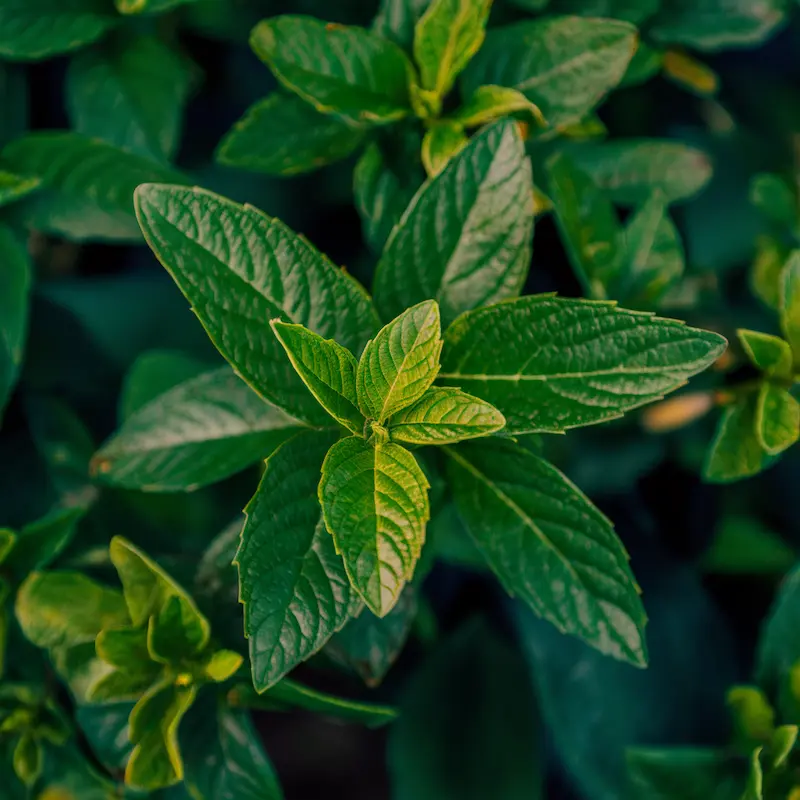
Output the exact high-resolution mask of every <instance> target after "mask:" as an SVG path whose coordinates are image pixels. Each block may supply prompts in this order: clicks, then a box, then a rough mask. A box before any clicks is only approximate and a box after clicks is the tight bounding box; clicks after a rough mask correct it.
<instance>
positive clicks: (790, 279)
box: [779, 250, 800, 354]
mask: <svg viewBox="0 0 800 800" xmlns="http://www.w3.org/2000/svg"><path fill="white" fill-rule="evenodd" d="M779 291H780V315H781V328H782V330H783V335H784V336H785V337H786V339H787V341H788V342H789V344H790V345H791V346H792V352H794V353H795V354H800V250H793V251H792V252H791V253H790V254H789V258H788V259H787V260H786V264H785V265H784V267H783V271H782V272H781V276H780V289H779Z"/></svg>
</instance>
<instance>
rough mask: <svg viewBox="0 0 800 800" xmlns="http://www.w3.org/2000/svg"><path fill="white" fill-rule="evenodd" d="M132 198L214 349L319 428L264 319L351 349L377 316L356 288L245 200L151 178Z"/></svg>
mask: <svg viewBox="0 0 800 800" xmlns="http://www.w3.org/2000/svg"><path fill="white" fill-rule="evenodd" d="M135 202H136V213H137V216H138V218H139V223H140V225H141V226H142V230H143V232H144V235H145V238H146V239H147V242H148V244H149V245H150V247H151V249H152V250H153V252H154V253H155V254H156V256H157V257H158V259H159V261H161V263H162V264H163V265H164V266H165V267H166V269H167V271H168V272H169V273H170V275H172V277H173V279H174V280H175V282H176V283H177V284H178V287H179V288H180V289H181V291H182V292H183V293H184V295H186V297H187V299H188V300H189V302H190V303H191V304H192V306H193V307H194V309H195V311H196V313H197V314H198V316H199V318H200V321H201V322H202V323H203V326H204V327H205V329H206V332H207V333H208V335H209V336H210V338H211V340H212V342H214V344H215V345H216V347H217V348H218V349H219V350H220V352H221V353H222V354H223V356H225V358H226V359H227V360H228V361H230V362H231V363H232V364H233V366H234V368H235V369H236V370H237V371H238V372H239V374H241V376H242V377H243V378H244V379H245V380H246V381H247V382H248V383H249V384H250V385H251V386H252V387H253V388H255V389H256V391H258V392H259V394H261V395H262V396H263V397H264V398H265V399H266V400H268V401H270V402H272V403H274V404H275V405H277V406H278V407H279V408H282V409H284V410H285V411H287V412H288V413H290V414H291V415H292V416H295V417H297V418H298V419H301V420H303V421H305V422H309V423H311V424H317V425H327V424H328V423H329V417H328V415H327V414H326V413H325V411H324V410H323V409H322V408H320V406H319V404H318V403H317V401H316V400H315V399H314V397H313V396H312V395H311V393H310V392H309V391H308V389H307V388H306V386H305V384H304V383H303V381H302V380H301V378H300V376H299V375H297V373H296V372H295V371H294V369H293V368H292V365H291V364H290V363H289V360H288V359H287V358H286V353H285V352H284V350H283V347H281V345H280V343H279V342H278V340H277V339H276V338H275V335H274V334H273V332H272V330H271V329H270V327H269V321H270V320H271V319H274V318H275V317H281V318H282V319H285V320H286V321H288V322H296V323H299V324H301V325H305V326H306V327H307V328H309V329H311V330H313V331H314V332H315V333H318V334H320V336H324V337H325V338H332V339H335V340H336V341H337V342H338V343H339V344H341V345H342V346H343V347H346V348H347V349H348V350H350V351H351V352H354V353H358V352H359V351H360V350H361V348H362V347H363V345H364V343H365V342H366V340H367V338H368V337H369V336H370V334H371V333H372V331H374V329H375V327H376V322H377V320H376V318H375V311H374V309H373V307H372V303H371V302H370V299H369V297H368V296H367V294H366V292H365V291H364V290H363V289H362V288H361V286H360V285H359V284H358V283H357V282H356V281H355V280H354V279H353V278H351V277H350V276H348V275H347V274H346V273H345V272H344V271H343V270H341V269H339V268H337V267H335V266H334V265H333V264H332V263H331V262H330V261H329V260H328V259H327V258H325V256H323V255H321V254H320V253H319V252H318V251H317V250H316V249H315V248H314V247H312V246H311V244H309V243H308V241H307V240H306V239H304V238H303V237H301V236H298V235H297V234H295V233H294V232H293V231H291V230H290V229H289V228H288V227H286V226H285V225H284V224H283V223H282V222H280V221H279V220H277V219H274V218H272V217H268V216H267V215H266V214H264V213H262V212H261V211H258V210H257V209H255V208H252V207H251V206H240V205H238V204H237V203H234V202H232V201H230V200H226V199H224V198H222V197H219V196H218V195H215V194H212V193H211V192H207V191H204V190H202V189H184V188H181V187H176V186H156V185H148V186H140V187H139V189H138V190H137V192H136V197H135ZM201 221H202V222H201Z"/></svg>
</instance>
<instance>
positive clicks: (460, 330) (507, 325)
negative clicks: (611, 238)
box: [439, 295, 726, 435]
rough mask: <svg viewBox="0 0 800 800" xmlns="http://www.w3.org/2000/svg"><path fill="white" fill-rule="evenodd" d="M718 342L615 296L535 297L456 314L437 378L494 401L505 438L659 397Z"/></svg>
mask: <svg viewBox="0 0 800 800" xmlns="http://www.w3.org/2000/svg"><path fill="white" fill-rule="evenodd" d="M578 330H580V342H576V340H575V332H576V331H578ZM512 343H513V344H512ZM725 345H726V342H725V340H724V339H723V338H722V337H721V336H719V335H718V334H716V333H711V332H709V331H702V330H698V329H696V328H689V327H687V326H685V325H684V324H683V323H681V322H678V321H676V320H670V319H662V318H660V317H654V316H652V315H650V314H647V313H643V312H639V311H626V310H625V309H621V308H617V307H616V306H615V305H614V304H613V303H605V302H594V301H591V300H572V299H566V298H560V297H553V296H551V295H533V296H529V297H522V298H520V299H519V300H514V301H510V302H507V303H500V304H498V305H496V306H492V307H490V308H484V309H478V310H476V311H470V312H468V313H467V314H463V315H462V316H461V317H459V318H458V319H457V320H456V321H455V322H454V323H453V324H452V325H451V326H450V328H448V330H447V331H446V334H445V348H444V358H443V365H442V371H441V373H440V375H439V379H440V380H441V381H442V382H443V383H446V384H448V385H453V386H459V387H461V388H462V389H463V390H464V391H466V392H469V393H470V394H474V395H475V396H476V397H480V398H482V399H483V400H485V401H486V402H488V403H491V404H492V405H493V406H495V407H497V409H498V410H499V411H500V412H501V413H502V414H503V415H504V416H505V418H506V428H505V431H506V432H507V433H509V434H511V435H513V434H518V433H560V432H563V431H565V430H567V429H568V428H574V427H578V426H582V425H592V424H594V423H597V422H602V421H604V420H608V419H613V418H615V417H619V416H620V415H622V414H623V413H625V412H626V411H630V410H631V409H633V408H638V407H639V406H642V405H645V404H646V403H650V402H652V401H653V400H657V399H659V398H661V397H663V395H665V394H668V393H669V392H671V391H674V390H675V389H677V388H679V387H680V386H682V385H683V384H684V383H685V382H686V380H687V379H688V378H690V377H691V376H692V375H695V374H697V373H698V372H700V371H702V370H703V369H705V368H706V367H707V366H709V365H710V364H711V363H713V361H714V360H715V359H717V358H718V357H719V356H720V355H721V354H722V352H723V351H724V350H725Z"/></svg>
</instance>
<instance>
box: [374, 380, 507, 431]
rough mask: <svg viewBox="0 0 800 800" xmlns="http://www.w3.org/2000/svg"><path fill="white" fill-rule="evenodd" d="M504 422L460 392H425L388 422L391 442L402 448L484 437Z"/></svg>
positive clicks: (435, 389) (492, 410)
mask: <svg viewBox="0 0 800 800" xmlns="http://www.w3.org/2000/svg"><path fill="white" fill-rule="evenodd" d="M504 425H505V419H504V417H503V415H502V414H501V413H500V412H499V411H498V410H497V409H496V408H495V407H494V406H491V405H489V403H485V402H484V401H483V400H480V399H478V398H477V397H472V396H471V395H468V394H466V393H465V392H462V391H461V390H460V389H440V388H438V387H433V388H431V389H428V391H427V392H425V394H424V395H422V397H420V399H419V400H417V402H416V403H414V405H412V406H409V407H408V408H405V409H403V410H402V411H401V412H399V413H398V414H395V415H394V416H393V417H392V418H391V419H390V420H389V426H388V427H389V436H390V437H391V439H392V441H395V442H404V443H406V444H421V445H424V444H435V445H442V444H453V443H454V442H460V441H461V440H462V439H474V438H476V437H478V436H488V435H489V434H490V433H495V432H496V431H499V430H501V429H502V428H503V426H504Z"/></svg>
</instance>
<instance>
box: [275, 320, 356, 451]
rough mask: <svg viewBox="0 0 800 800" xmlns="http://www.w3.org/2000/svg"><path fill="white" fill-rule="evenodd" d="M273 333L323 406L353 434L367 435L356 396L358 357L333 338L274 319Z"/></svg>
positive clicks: (304, 381)
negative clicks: (325, 337)
mask: <svg viewBox="0 0 800 800" xmlns="http://www.w3.org/2000/svg"><path fill="white" fill-rule="evenodd" d="M270 324H271V326H272V330H273V331H274V332H275V335H276V336H277V337H278V341H279V342H280V343H281V345H283V349H284V350H286V355H287V356H288V357H289V360H290V361H291V362H292V366H293V367H294V368H295V370H296V371H297V374H298V375H299V376H300V377H301V378H302V379H303V383H305V385H306V386H308V388H309V390H310V392H311V394H313V395H314V397H316V398H317V400H318V401H319V403H320V405H321V406H322V407H323V408H324V409H325V410H326V411H327V412H328V413H329V414H330V415H331V416H332V417H333V418H334V419H335V420H336V421H337V422H339V423H341V424H342V425H344V426H345V427H346V428H348V429H349V430H350V431H351V432H352V433H357V434H359V435H361V434H362V433H363V432H364V421H365V420H364V416H363V415H362V413H361V412H360V411H359V410H358V398H357V397H356V370H357V369H358V362H357V361H356V359H355V356H354V355H353V354H352V353H351V352H350V351H349V350H348V349H347V348H346V347H342V346H341V345H340V344H337V343H336V342H335V341H333V339H323V338H322V337H321V336H318V335H317V334H316V333H314V332H313V331H310V330H309V329H308V328H305V327H303V326H302V325H293V324H291V323H287V322H281V321H280V320H272V322H271V323H270Z"/></svg>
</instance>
